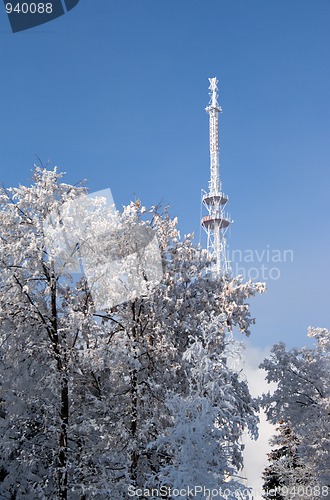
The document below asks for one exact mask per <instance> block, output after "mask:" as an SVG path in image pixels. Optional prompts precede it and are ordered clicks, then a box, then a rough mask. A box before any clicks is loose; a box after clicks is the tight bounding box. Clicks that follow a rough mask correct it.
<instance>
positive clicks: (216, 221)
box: [201, 78, 232, 275]
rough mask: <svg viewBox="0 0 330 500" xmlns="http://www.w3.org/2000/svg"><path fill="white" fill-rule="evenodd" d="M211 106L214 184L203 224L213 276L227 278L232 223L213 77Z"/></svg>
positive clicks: (205, 194)
mask: <svg viewBox="0 0 330 500" xmlns="http://www.w3.org/2000/svg"><path fill="white" fill-rule="evenodd" d="M209 82H210V86H209V90H210V93H209V95H210V103H209V105H208V106H207V107H206V108H205V111H207V113H208V114H209V120H210V181H209V191H208V192H206V191H204V190H202V203H203V205H204V206H205V208H206V209H207V212H208V214H207V215H205V216H204V217H202V220H201V225H202V228H203V229H204V230H205V232H206V234H207V250H208V252H209V254H210V255H211V256H212V257H213V266H212V273H213V274H215V275H224V274H226V273H227V272H228V271H229V262H228V260H227V252H226V232H227V229H228V227H229V225H230V224H231V223H232V220H231V219H230V217H229V215H228V214H226V213H225V206H226V204H227V202H228V196H227V195H225V194H224V193H223V192H222V187H221V180H220V147H219V113H221V111H222V109H221V106H219V104H218V92H217V91H218V80H217V79H216V78H209Z"/></svg>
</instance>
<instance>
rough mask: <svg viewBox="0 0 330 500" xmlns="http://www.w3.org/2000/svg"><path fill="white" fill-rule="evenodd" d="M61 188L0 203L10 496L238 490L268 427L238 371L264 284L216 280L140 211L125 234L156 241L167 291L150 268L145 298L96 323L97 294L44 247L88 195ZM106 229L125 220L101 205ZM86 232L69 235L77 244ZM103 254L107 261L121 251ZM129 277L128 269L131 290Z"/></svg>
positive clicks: (2, 493) (132, 213)
mask: <svg viewBox="0 0 330 500" xmlns="http://www.w3.org/2000/svg"><path fill="white" fill-rule="evenodd" d="M60 179H61V175H60V174H58V173H57V172H56V169H55V170H53V171H47V170H42V169H38V168H37V169H36V171H35V177H34V184H33V185H32V186H31V187H24V186H20V187H19V188H15V189H10V190H2V191H1V194H0V204H1V207H0V227H1V230H0V268H1V275H0V276H1V277H0V321H1V342H0V356H1V361H2V364H1V368H0V377H1V378H0V390H1V394H0V397H1V408H0V434H1V436H3V437H2V441H1V445H0V461H1V464H0V497H1V498H4V499H8V500H9V499H12V498H16V499H21V498H25V499H28V500H29V499H30V500H35V499H49V498H52V499H55V498H58V499H61V500H64V499H70V500H71V499H72V500H75V499H80V500H83V499H89V498H100V499H102V498H118V499H125V498H127V491H128V486H129V485H131V486H132V487H142V488H143V487H149V486H152V485H158V484H163V483H165V484H168V485H172V486H173V485H174V484H183V481H187V482H188V484H186V486H188V485H189V484H190V485H193V484H195V483H196V484H203V485H205V486H206V487H209V486H212V485H216V486H217V487H220V486H221V485H222V484H223V483H224V482H225V484H226V486H227V485H230V484H232V487H233V488H234V484H235V479H231V480H229V478H230V477H231V478H234V476H235V475H236V474H237V472H238V471H239V469H240V468H241V466H242V450H241V445H240V436H241V434H242V431H243V429H245V428H247V429H249V430H250V432H251V434H252V435H256V423H257V417H256V414H255V406H254V403H253V401H252V399H251V397H250V394H249V391H248V388H247V386H246V384H245V383H244V382H242V381H241V380H239V378H238V375H237V374H236V373H235V372H233V371H232V370H230V369H229V368H228V366H227V364H226V355H225V347H226V342H227V340H226V339H227V337H226V332H227V331H228V328H232V327H236V328H237V329H239V330H240V331H241V332H242V334H245V335H248V334H249V328H250V325H251V324H252V323H253V319H252V318H251V317H250V313H249V306H248V304H247V303H246V301H247V299H248V298H249V297H252V296H253V295H254V294H255V293H257V292H262V291H263V285H261V284H252V283H251V282H248V283H244V284H243V283H241V281H240V280H239V279H231V278H230V277H224V278H218V279H215V278H211V276H210V275H209V274H208V273H207V272H206V270H207V268H208V267H209V266H210V262H209V258H208V257H207V254H206V252H204V251H201V250H200V249H198V248H195V247H194V245H193V243H192V236H190V235H188V236H186V237H184V238H183V239H180V235H179V232H178V230H177V220H176V219H171V218H170V217H169V215H168V214H167V213H166V211H165V213H163V214H159V213H158V212H157V210H156V208H154V207H153V208H151V210H150V211H149V212H146V210H145V209H144V208H143V207H141V206H140V204H139V203H131V204H130V205H128V206H127V207H125V208H124V209H123V213H122V214H121V215H120V228H121V229H123V232H122V234H128V233H129V231H130V228H136V227H141V228H150V229H152V231H154V232H155V233H156V235H157V238H158V242H159V247H160V251H161V258H162V266H163V279H162V281H161V282H160V283H158V284H157V283H155V282H153V281H152V279H150V277H148V274H147V273H144V270H143V269H142V276H143V277H144V280H145V282H146V284H145V286H144V288H143V291H141V289H140V290H138V289H137V290H136V291H135V293H130V294H129V299H128V300H126V301H125V302H123V303H121V304H119V305H111V307H108V308H107V309H104V310H97V308H96V307H95V302H94V300H93V286H91V284H90V283H89V282H88V280H86V279H85V278H84V277H83V276H78V277H77V275H74V274H72V272H71V271H70V269H72V262H71V260H70V259H71V256H70V255H69V256H67V258H66V256H65V254H63V249H62V248H59V247H58V246H56V244H55V243H56V242H55V241H54V245H50V243H49V235H45V222H46V223H47V221H48V222H49V218H50V217H52V216H53V214H54V213H55V214H56V213H58V214H61V207H63V204H64V203H66V202H67V201H68V200H73V199H75V198H76V197H78V196H81V195H82V194H83V192H84V190H83V189H82V188H76V187H73V186H69V185H67V184H64V183H61V182H60ZM98 224H99V225H100V226H102V234H104V235H106V234H108V235H109V234H110V235H111V234H115V231H118V216H117V215H116V216H114V217H112V216H109V217H107V218H104V217H103V216H102V206H101V205H100V206H98V207H96V209H95V210H92V211H90V212H89V214H88V225H87V228H88V227H97V225H98ZM125 231H126V233H125ZM78 233H79V231H78V228H77V235H76V234H75V225H74V223H73V224H71V226H70V238H71V240H72V241H75V240H77V241H78ZM137 233H138V232H137ZM117 234H118V233H117ZM122 239H123V238H121V240H122ZM87 240H88V235H87V234H86V241H87ZM121 240H119V243H118V240H117V241H116V242H114V244H116V245H117V246H118V244H119V245H121V244H122V242H121ZM109 241H111V238H110V240H109V239H107V245H109ZM123 244H124V243H123ZM98 246H99V254H98V258H99V260H101V261H102V255H104V259H107V258H108V255H109V253H108V252H109V251H111V249H110V250H109V248H102V239H100V240H99V241H98ZM123 267H125V264H123ZM105 269H106V267H105ZM131 271H132V270H131ZM129 273H130V269H129V266H128V267H127V263H126V268H125V269H124V268H123V269H122V275H123V276H126V278H124V281H123V282H124V284H125V283H126V284H127V283H128V282H129V279H130V276H129ZM156 285H157V286H156ZM112 291H113V290H112V289H111V286H110V285H109V289H108V294H109V301H108V304H113V301H112ZM131 292H132V290H131ZM133 292H134V291H133ZM106 302H107V301H106V300H105V303H106ZM202 444H203V445H202ZM198 458H199V467H196V460H197V459H198Z"/></svg>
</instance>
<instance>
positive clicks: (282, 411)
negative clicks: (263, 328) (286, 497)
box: [260, 328, 330, 492]
mask: <svg viewBox="0 0 330 500" xmlns="http://www.w3.org/2000/svg"><path fill="white" fill-rule="evenodd" d="M308 335H309V336H310V337H312V338H315V339H316V340H317V345H316V346H315V347H313V348H307V347H304V348H301V349H292V350H287V349H286V348H285V345H284V344H283V343H280V344H277V345H275V346H274V347H273V349H272V351H271V356H270V358H269V359H266V360H264V361H263V363H262V364H261V365H260V368H263V369H265V370H266V371H267V377H266V378H267V381H268V382H276V383H277V389H276V390H275V392H274V393H273V394H267V395H264V396H263V398H262V405H263V407H264V408H265V411H266V414H267V417H268V419H269V421H270V422H272V423H273V424H276V423H277V422H279V421H283V422H285V423H286V425H287V426H288V427H289V428H290V429H291V431H292V433H293V436H294V438H295V440H296V444H295V447H296V452H297V457H298V458H299V459H300V460H301V463H303V464H304V467H296V468H295V469H293V470H292V469H290V467H288V468H287V470H286V472H285V471H284V469H285V467H282V468H283V479H284V480H286V479H288V477H289V475H290V481H291V483H292V482H293V480H294V481H296V483H297V484H299V483H302V484H305V480H306V475H307V477H308V478H309V486H313V485H316V487H321V488H322V486H324V487H329V488H330V456H329V451H330V370H329V367H330V342H329V337H330V333H329V331H328V330H326V329H324V328H323V329H322V328H310V329H309V331H308ZM283 463H284V462H283V460H282V465H283ZM289 469H290V470H289ZM286 476H287V477H286ZM329 492H330V489H329Z"/></svg>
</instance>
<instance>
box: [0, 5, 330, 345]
mask: <svg viewBox="0 0 330 500" xmlns="http://www.w3.org/2000/svg"><path fill="white" fill-rule="evenodd" d="M329 20H330V3H329V1H328V0H316V1H314V2H311V1H310V0H308V1H307V0H290V2H288V1H287V0H267V1H265V0H249V1H248V0H230V1H229V0H207V1H203V0H198V1H197V0H180V1H178V0H157V1H155V0H139V1H136V0H121V1H120V2H119V1H117V2H114V1H110V0H81V1H80V2H79V4H78V5H77V7H75V8H74V9H73V10H72V11H70V12H69V13H67V14H66V15H65V16H63V17H61V18H58V19H56V20H54V21H52V22H51V23H48V24H44V25H42V26H40V27H38V28H34V29H31V30H29V31H25V32H21V33H16V34H13V33H11V30H10V26H9V22H8V19H7V17H6V14H5V8H4V5H3V4H1V5H0V57H1V69H2V72H1V75H2V78H1V83H0V88H1V114H0V181H1V182H3V183H4V184H5V185H6V186H11V185H17V184H18V183H22V184H24V183H29V179H30V178H31V171H32V169H33V164H34V163H35V162H36V161H37V159H36V156H35V155H38V156H39V157H40V158H41V159H42V161H43V162H44V163H46V162H47V161H48V160H51V162H52V163H51V165H58V166H59V167H60V169H61V170H63V171H65V172H67V176H66V182H71V183H76V182H78V181H80V180H82V179H84V178H87V179H88V180H89V184H88V185H89V187H90V189H91V191H97V190H101V189H104V188H106V187H110V188H111V190H112V193H113V197H114V200H115V202H116V204H117V206H118V207H120V206H121V205H122V204H126V203H128V202H129V201H130V200H131V199H134V197H135V196H136V197H138V198H140V199H141V200H142V202H143V203H144V204H146V205H150V204H157V203H158V202H160V201H162V202H163V203H164V204H167V203H168V204H170V205H171V207H172V208H171V210H172V213H173V215H177V216H178V217H179V221H180V228H181V232H182V233H188V232H192V231H194V232H195V233H196V235H197V237H198V235H199V218H200V190H201V188H207V183H208V178H209V151H208V116H207V114H206V113H205V111H204V108H205V106H206V105H207V104H208V80H207V79H208V77H213V76H217V77H218V78H219V80H220V83H219V93H220V95H219V102H220V104H221V106H222V108H223V113H222V115H221V117H220V136H221V137H220V144H221V177H222V183H223V190H224V191H225V192H226V193H227V194H228V195H229V197H230V201H229V205H228V210H229V212H230V214H231V216H232V218H233V219H234V221H235V222H234V224H233V225H232V227H231V229H230V232H229V233H228V236H229V240H228V241H229V246H230V250H235V249H236V250H240V251H241V252H242V256H244V255H246V254H245V253H244V252H246V251H247V250H250V251H252V252H253V253H254V255H255V260H256V259H257V258H256V252H258V254H259V255H261V253H262V252H263V251H266V250H267V249H269V250H270V251H273V250H277V251H278V252H280V254H277V255H282V256H283V255H284V253H283V252H284V251H285V250H292V252H293V261H292V262H291V260H290V261H289V262H282V263H273V262H266V261H265V259H264V258H263V259H262V262H261V263H260V262H259V263H258V262H253V263H246V262H245V263H244V262H243V263H242V264H240V265H239V267H242V266H245V268H246V273H248V272H249V269H251V267H253V268H257V270H258V269H260V266H261V264H263V265H264V266H266V267H268V268H273V267H276V268H278V270H279V272H280V276H279V278H278V279H276V280H274V279H273V280H272V279H268V280H267V285H268V292H267V294H265V295H264V296H262V297H258V298H257V299H255V300H252V301H251V309H252V313H253V315H255V316H256V318H257V324H256V325H255V327H254V328H253V331H252V337H251V341H252V343H253V344H255V345H258V346H262V347H263V346H267V345H271V344H273V343H275V342H277V341H278V340H283V341H285V342H286V343H287V344H288V345H289V346H293V345H303V344H305V343H306V342H307V339H306V331H307V327H308V326H309V325H314V326H325V327H330V317H329V291H328V284H329V281H330V272H329V264H328V255H329V244H330V236H329V187H330V182H329V181H330V174H329V163H330V145H329V132H330V112H329V111H330V109H329V108H330V57H329V55H330V54H329V51H330V30H329ZM266 260H267V259H266ZM276 276H278V273H277V274H276Z"/></svg>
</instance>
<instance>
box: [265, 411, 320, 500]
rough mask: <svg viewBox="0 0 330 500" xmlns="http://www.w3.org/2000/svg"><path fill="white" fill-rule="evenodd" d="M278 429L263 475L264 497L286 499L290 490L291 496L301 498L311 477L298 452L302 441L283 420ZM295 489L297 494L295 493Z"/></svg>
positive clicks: (277, 499)
mask: <svg viewBox="0 0 330 500" xmlns="http://www.w3.org/2000/svg"><path fill="white" fill-rule="evenodd" d="M276 431H277V433H276V434H275V435H274V436H273V438H272V439H271V445H272V447H273V448H272V451H271V452H270V453H268V461H269V465H268V466H267V467H266V468H265V470H264V472H263V475H262V477H263V480H264V483H263V489H264V492H265V493H264V496H263V497H264V498H272V499H274V500H285V498H286V497H288V493H289V492H290V498H292V499H293V498H295V496H297V498H299V496H300V498H301V496H302V495H301V494H300V495H299V493H302V492H307V489H306V488H307V487H308V486H310V479H311V477H310V471H309V469H308V467H306V466H305V464H304V461H303V460H302V458H300V457H299V455H298V452H297V446H298V445H299V444H300V441H299V439H297V438H296V437H295V436H294V435H293V433H292V430H291V428H290V426H289V425H288V424H287V423H286V422H284V421H283V420H282V421H280V422H279V426H278V427H277V429H276ZM299 488H300V491H299ZM294 490H296V493H297V495H294V494H293V492H294Z"/></svg>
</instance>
